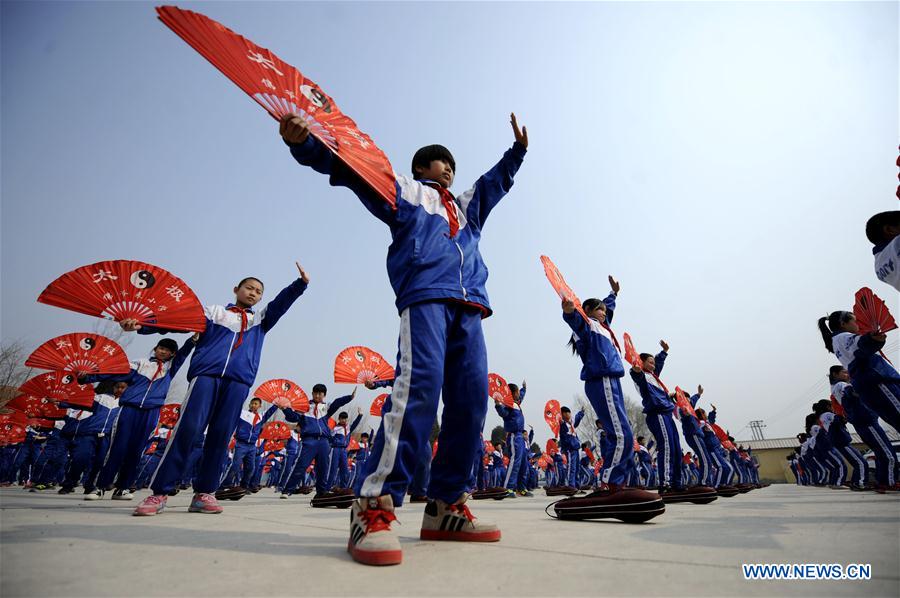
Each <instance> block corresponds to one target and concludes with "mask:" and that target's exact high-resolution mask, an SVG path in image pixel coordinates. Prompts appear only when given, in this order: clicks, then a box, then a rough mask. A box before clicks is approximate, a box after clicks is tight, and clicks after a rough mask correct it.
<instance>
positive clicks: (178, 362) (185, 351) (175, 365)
mask: <svg viewBox="0 0 900 598" xmlns="http://www.w3.org/2000/svg"><path fill="white" fill-rule="evenodd" d="M198 337H199V335H198V334H195V335H194V336H192V337H190V338H189V339H187V340H186V341H184V344H183V345H181V348H179V349H178V351H177V352H176V353H175V357H173V358H172V365H171V366H170V367H169V373H168V376H169V378H174V377H175V374H177V373H178V370H180V369H181V366H182V365H184V360H185V359H187V357H188V355H190V354H191V351H193V350H194V343H195V342H196V340H195V339H197V338H198Z"/></svg>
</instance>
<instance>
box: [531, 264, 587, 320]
mask: <svg viewBox="0 0 900 598" xmlns="http://www.w3.org/2000/svg"><path fill="white" fill-rule="evenodd" d="M541 263H542V264H544V274H545V275H546V276H547V280H549V281H550V286H552V287H553V290H554V291H556V294H557V295H559V298H560V299H570V300H571V301H572V302H573V303H575V310H576V311H577V312H578V313H580V314H581V317H582V318H584V321H585V322H587V321H588V317H587V314H586V313H584V310H583V309H582V308H581V300H580V299H579V298H578V295H576V294H575V291H573V290H572V287H570V286H569V285H568V284H567V283H566V279H565V278H563V275H562V273H561V272H560V271H559V269H558V268H557V267H556V264H554V263H553V261H552V260H551V259H550V258H549V257H547V256H546V255H542V256H541Z"/></svg>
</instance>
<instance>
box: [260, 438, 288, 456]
mask: <svg viewBox="0 0 900 598" xmlns="http://www.w3.org/2000/svg"><path fill="white" fill-rule="evenodd" d="M283 448H284V443H283V442H280V441H278V440H266V443H265V444H264V445H263V450H264V451H265V452H267V453H273V452H277V451H280V450H281V449H283ZM274 457H275V455H269V458H270V459H272V458H274Z"/></svg>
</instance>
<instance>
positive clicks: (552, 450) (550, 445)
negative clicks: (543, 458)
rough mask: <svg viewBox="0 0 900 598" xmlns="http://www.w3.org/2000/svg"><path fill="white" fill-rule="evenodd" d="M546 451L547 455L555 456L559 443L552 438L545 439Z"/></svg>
mask: <svg viewBox="0 0 900 598" xmlns="http://www.w3.org/2000/svg"><path fill="white" fill-rule="evenodd" d="M544 448H546V449H547V454H548V455H555V454H556V453H558V452H559V443H558V442H556V440H554V439H553V438H548V439H547V445H546V446H545V447H544Z"/></svg>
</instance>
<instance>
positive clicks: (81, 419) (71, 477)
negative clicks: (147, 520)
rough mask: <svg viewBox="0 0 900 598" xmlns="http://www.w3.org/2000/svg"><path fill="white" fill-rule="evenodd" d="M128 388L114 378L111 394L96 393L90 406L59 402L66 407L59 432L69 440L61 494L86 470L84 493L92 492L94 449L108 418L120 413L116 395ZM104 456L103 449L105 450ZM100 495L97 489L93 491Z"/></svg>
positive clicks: (77, 480) (71, 490)
mask: <svg viewBox="0 0 900 598" xmlns="http://www.w3.org/2000/svg"><path fill="white" fill-rule="evenodd" d="M126 388H128V385H127V383H125V382H116V383H115V385H113V388H112V389H111V390H112V394H106V393H98V394H96V395H95V396H94V402H93V404H92V405H91V406H90V407H79V406H75V405H70V404H67V403H63V402H61V403H59V406H60V407H61V408H64V409H67V412H66V419H65V422H66V423H65V425H64V426H63V429H62V432H61V433H62V435H63V436H64V437H65V438H66V440H67V442H68V446H67V449H68V451H69V467H68V468H67V471H66V477H65V479H64V480H63V483H62V487H61V488H60V489H59V493H60V494H69V493H71V492H74V489H75V486H77V485H78V484H80V483H81V479H82V477H83V476H84V475H85V474H87V480H86V481H85V486H84V493H85V495H88V494H95V492H94V488H93V486H92V483H93V479H91V476H90V474H91V468H92V466H93V464H94V462H95V460H96V456H97V452H98V451H99V450H100V449H101V447H102V445H103V438H104V437H105V433H106V430H107V429H108V427H110V426H111V422H112V421H114V420H115V418H116V417H117V416H118V414H119V398H120V397H121V396H122V394H123V393H124V392H125V389H126ZM104 456H105V453H104ZM96 495H97V498H99V491H98V492H97V493H96Z"/></svg>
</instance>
